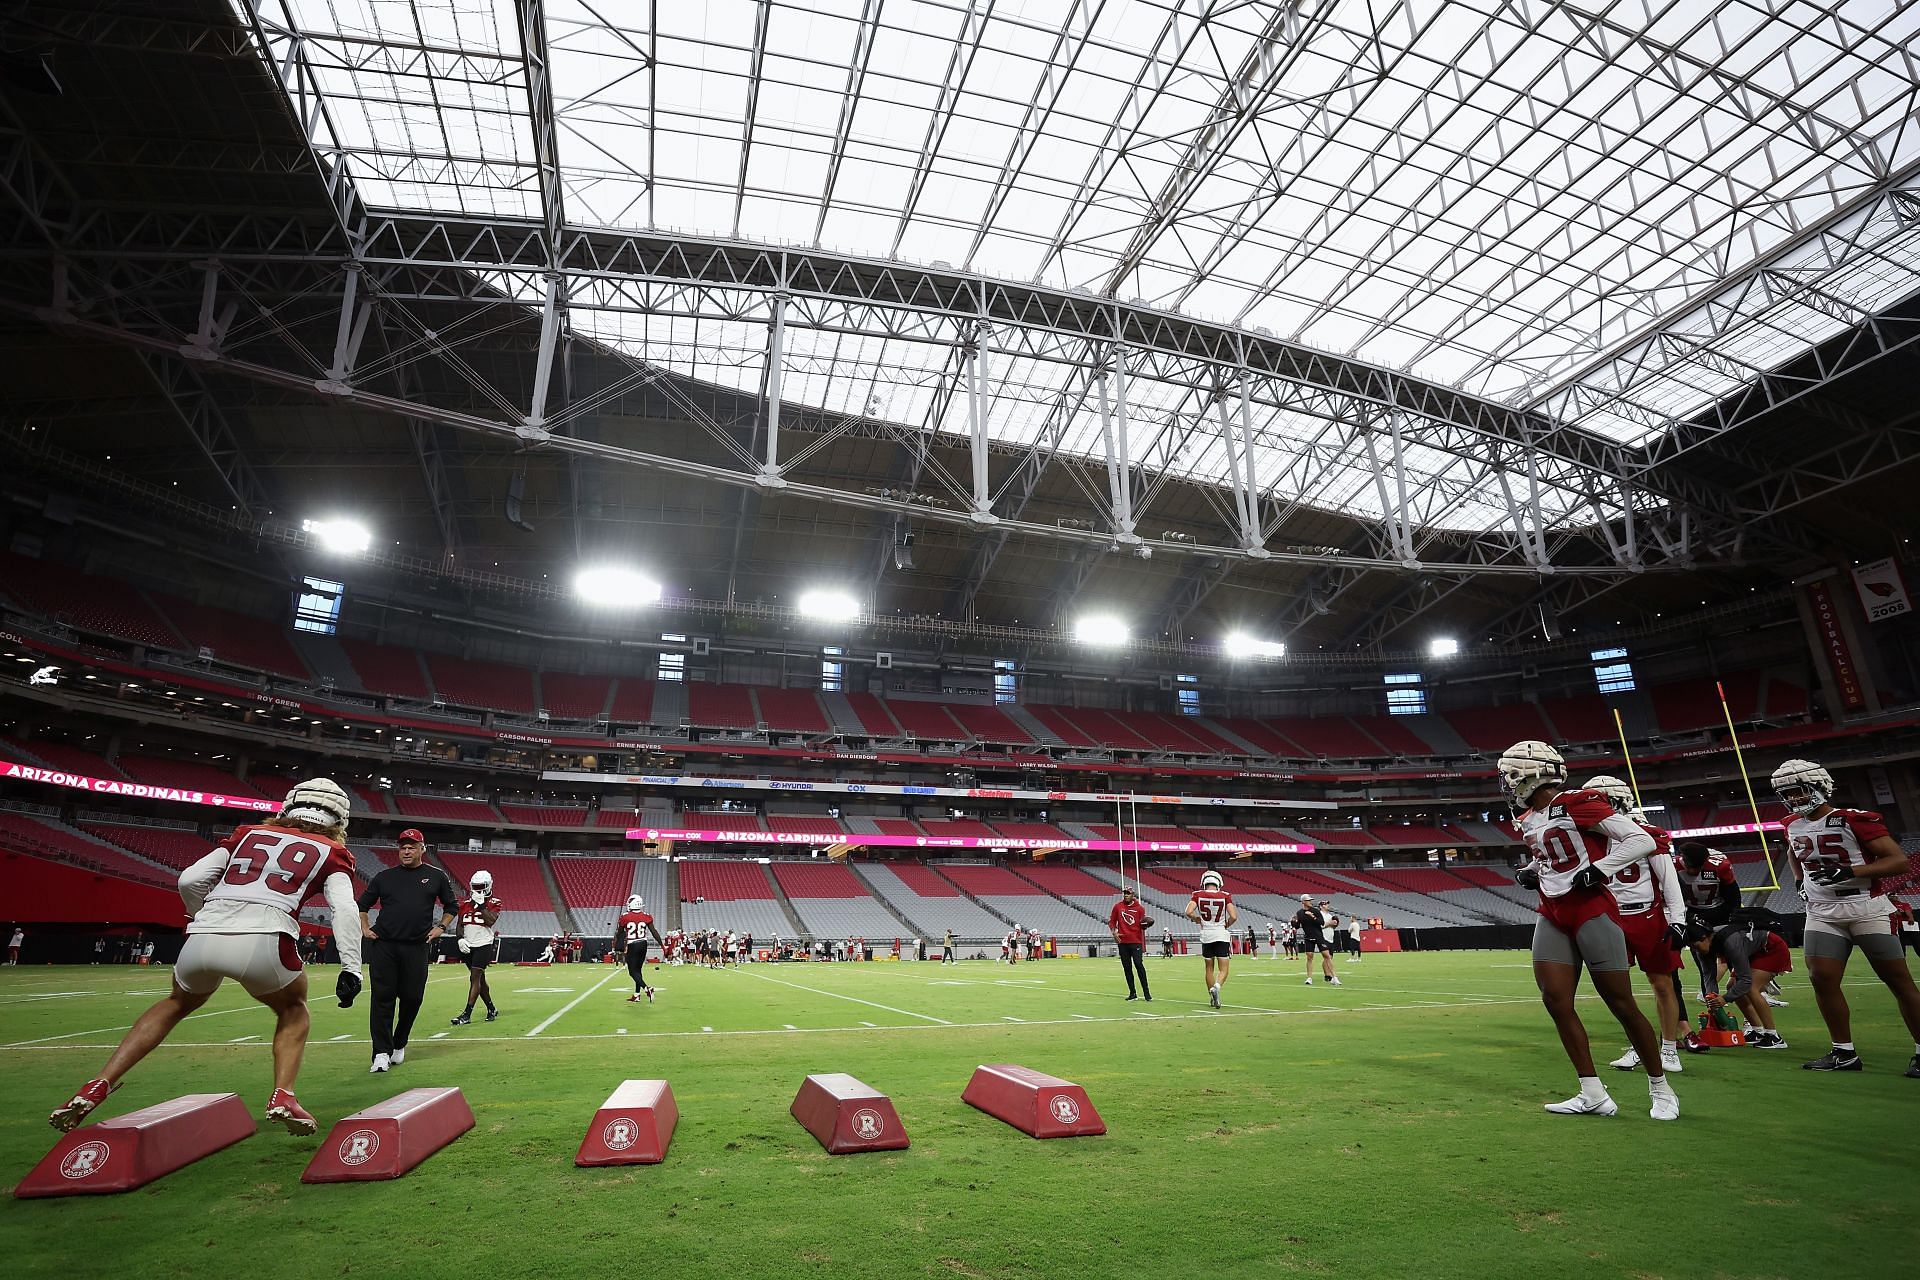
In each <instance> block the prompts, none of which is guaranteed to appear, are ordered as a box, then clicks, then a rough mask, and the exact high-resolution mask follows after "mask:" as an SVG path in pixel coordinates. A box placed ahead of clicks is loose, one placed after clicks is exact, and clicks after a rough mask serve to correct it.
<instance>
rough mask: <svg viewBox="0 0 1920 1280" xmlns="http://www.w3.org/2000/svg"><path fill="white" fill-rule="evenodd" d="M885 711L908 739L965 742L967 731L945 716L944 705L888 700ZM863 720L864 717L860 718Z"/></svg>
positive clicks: (897, 699)
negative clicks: (904, 732) (891, 714)
mask: <svg viewBox="0 0 1920 1280" xmlns="http://www.w3.org/2000/svg"><path fill="white" fill-rule="evenodd" d="M887 709H888V710H889V711H891V712H892V713H893V718H894V719H895V720H897V721H899V722H900V727H901V728H902V729H904V730H906V732H907V736H908V737H912V738H919V739H920V740H922V741H927V740H930V739H932V740H938V741H941V742H965V741H966V740H967V738H968V734H967V731H966V730H965V729H963V728H961V727H960V722H959V721H958V720H955V719H954V718H953V717H952V716H950V715H948V714H947V709H946V707H945V706H944V705H942V704H941V703H938V702H916V701H914V700H913V699H911V698H890V699H888V700H887ZM862 719H863V720H864V717H862Z"/></svg>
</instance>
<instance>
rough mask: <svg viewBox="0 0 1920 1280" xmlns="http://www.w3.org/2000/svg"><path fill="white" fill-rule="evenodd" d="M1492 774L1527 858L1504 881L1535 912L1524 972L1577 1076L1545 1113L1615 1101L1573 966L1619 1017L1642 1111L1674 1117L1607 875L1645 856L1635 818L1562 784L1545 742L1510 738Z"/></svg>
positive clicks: (1648, 846)
mask: <svg viewBox="0 0 1920 1280" xmlns="http://www.w3.org/2000/svg"><path fill="white" fill-rule="evenodd" d="M1499 771H1500V781H1501V784H1502V786H1504V787H1505V788H1506V791H1507V794H1508V795H1509V796H1510V797H1512V800H1513V803H1514V807H1515V809H1516V810H1517V811H1518V813H1519V827H1520V834H1521V837H1522V838H1523V839H1525V840H1526V842H1527V847H1528V848H1529V849H1530V850H1532V852H1533V857H1532V859H1531V861H1529V862H1528V863H1526V864H1525V865H1523V866H1522V867H1520V868H1519V870H1518V871H1517V872H1516V873H1515V876H1514V879H1515V881H1516V882H1517V883H1519V884H1520V885H1522V886H1523V887H1526V888H1530V889H1536V890H1538V891H1539V894H1540V905H1539V906H1538V907H1536V908H1535V910H1537V911H1538V912H1539V913H1540V918H1539V920H1537V921H1536V922H1535V923H1534V926H1533V979H1534V982H1535V984H1536V985H1537V986H1538V987H1539V988H1540V999H1541V1002H1542V1003H1544V1004H1545V1005H1546V1007H1547V1013H1548V1014H1549V1015H1550V1016H1551V1017H1552V1018H1553V1024H1554V1028H1555V1030H1557V1031H1558V1032H1559V1033H1560V1044H1561V1047H1562V1048H1564V1049H1565V1050H1566V1052H1567V1057H1568V1059H1569V1060H1571V1061H1572V1063H1573V1067H1574V1071H1575V1072H1576V1073H1577V1074H1578V1075H1579V1077H1580V1092H1579V1093H1577V1094H1575V1095H1574V1096H1573V1097H1571V1098H1568V1099H1567V1100H1566V1101H1564V1102H1550V1103H1547V1104H1546V1109H1547V1110H1548V1111H1550V1112H1552V1113H1553V1114H1555V1115H1563V1116H1577V1115H1598V1116H1610V1115H1613V1114H1615V1113H1616V1112H1618V1111H1619V1109H1620V1108H1619V1106H1618V1105H1617V1104H1615V1102H1614V1100H1613V1099H1612V1098H1611V1097H1610V1096H1608V1094H1607V1088H1606V1086H1605V1085H1603V1084H1601V1083H1600V1077H1599V1075H1597V1074H1596V1073H1595V1071H1594V1067H1593V1047H1592V1045H1591V1044H1589V1043H1588V1040H1587V1029H1586V1027H1585V1026H1584V1025H1583V1024H1582V1023H1581V1021H1580V1014H1579V1011H1578V1010H1577V1009H1575V1008H1574V992H1575V991H1576V990H1577V989H1578V988H1579V985H1580V967H1581V965H1582V964H1584V965H1585V966H1586V968H1587V971H1588V972H1589V973H1590V974H1592V975H1593V989H1594V991H1595V992H1597V993H1598V994H1599V996H1600V999H1601V1000H1602V1001H1604V1002H1605V1003H1606V1006H1607V1011H1608V1012H1610V1013H1611V1014H1613V1016H1614V1017H1615V1018H1616V1019H1618V1020H1619V1022H1620V1026H1621V1028H1622V1029H1623V1030H1625V1031H1626V1033H1627V1039H1628V1041H1629V1042H1631V1043H1632V1045H1633V1048H1634V1052H1636V1053H1638V1054H1639V1055H1640V1061H1641V1062H1642V1063H1643V1064H1645V1066H1646V1070H1647V1090H1648V1094H1649V1097H1650V1099H1651V1103H1652V1106H1651V1109H1650V1114H1651V1115H1652V1116H1653V1118H1654V1119H1655V1120H1677V1119H1678V1118H1679V1116H1680V1099H1679V1097H1678V1096H1677V1095H1676V1094H1675V1093H1674V1091H1673V1086H1672V1085H1670V1084H1669V1083H1668V1082H1667V1074H1666V1068H1665V1067H1664V1066H1662V1065H1659V1064H1660V1061H1661V1059H1660V1041H1659V1038H1658V1037H1657V1036H1655V1035H1654V1031H1653V1027H1652V1026H1651V1025H1650V1024H1649V1023H1648V1022H1647V1019H1646V1015H1645V1014H1643V1013H1641V1012H1640V1006H1638V1005H1637V1004H1635V1003H1634V1001H1633V978H1632V975H1631V974H1630V973H1629V972H1628V970H1627V964H1628V960H1627V939H1626V934H1625V933H1624V932H1622V930H1621V928H1620V923H1619V921H1618V920H1617V919H1616V918H1615V916H1614V912H1615V910H1616V908H1615V906H1614V900H1613V895H1612V894H1611V893H1609V892H1608V891H1607V881H1608V879H1609V878H1610V877H1611V876H1613V875H1615V874H1616V873H1618V872H1620V871H1622V870H1624V869H1625V868H1626V867H1628V866H1631V865H1633V864H1634V863H1638V862H1641V861H1643V860H1645V859H1646V858H1647V857H1648V856H1649V855H1650V854H1652V853H1654V852H1655V851H1656V850H1657V849H1658V848H1659V844H1658V842H1657V841H1655V840H1654V838H1653V837H1652V836H1650V835H1648V834H1647V833H1646V832H1645V831H1643V830H1641V828H1640V826H1639V824H1638V823H1636V822H1634V821H1633V819H1631V818H1629V817H1627V816H1626V815H1625V814H1621V813H1617V812H1615V811H1614V807H1613V804H1612V802H1610V801H1609V800H1608V799H1607V798H1606V797H1605V796H1603V795H1600V794H1599V793H1597V792H1593V791H1567V790H1565V789H1564V788H1565V786H1566V781H1567V765H1566V761H1565V760H1564V759H1562V758H1561V755H1560V753H1559V752H1558V751H1556V750H1554V749H1553V747H1551V746H1549V745H1548V744H1547V743H1544V742H1538V741H1534V740H1531V739H1529V740H1526V741H1523V742H1516V743H1514V744H1513V745H1512V746H1511V747H1508V748H1507V749H1506V751H1505V752H1503V753H1502V754H1501V756H1500V764H1499Z"/></svg>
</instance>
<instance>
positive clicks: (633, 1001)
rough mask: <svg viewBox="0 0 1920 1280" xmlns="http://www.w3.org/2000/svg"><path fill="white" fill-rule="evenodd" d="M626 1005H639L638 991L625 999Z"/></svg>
mask: <svg viewBox="0 0 1920 1280" xmlns="http://www.w3.org/2000/svg"><path fill="white" fill-rule="evenodd" d="M627 1003H628V1004H639V1003H640V993H639V992H638V991H636V992H634V993H633V994H632V995H630V996H628V997H627Z"/></svg>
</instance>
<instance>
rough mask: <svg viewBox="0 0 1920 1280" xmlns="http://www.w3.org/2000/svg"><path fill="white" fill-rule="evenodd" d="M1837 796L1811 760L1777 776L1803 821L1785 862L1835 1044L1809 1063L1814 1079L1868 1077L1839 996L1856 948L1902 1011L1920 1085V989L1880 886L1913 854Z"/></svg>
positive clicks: (1794, 828) (1791, 764)
mask: <svg viewBox="0 0 1920 1280" xmlns="http://www.w3.org/2000/svg"><path fill="white" fill-rule="evenodd" d="M1833 792H1834V785H1833V775H1832V774H1830V773H1828V772H1827V771H1826V770H1825V769H1823V768H1821V767H1820V766H1819V765H1817V764H1815V763H1814V762H1813V761H1811V760H1789V761H1787V762H1786V763H1785V764H1783V765H1781V766H1780V767H1779V768H1778V769H1775V770H1774V771H1773V793H1774V794H1775V795H1776V796H1778V797H1779V798H1780V803H1782V804H1784V805H1786V806H1787V808H1788V809H1789V810H1790V811H1792V813H1793V814H1794V815H1795V817H1794V819H1793V821H1792V822H1790V823H1788V824H1787V856H1788V857H1789V858H1791V859H1792V860H1793V868H1794V875H1795V876H1797V877H1798V878H1799V880H1800V896H1801V897H1802V898H1804V899H1806V903H1807V928H1806V935H1805V937H1804V938H1803V940H1802V947H1803V949H1804V951H1805V953H1806V957H1807V973H1808V977H1809V978H1811V979H1812V981H1813V996H1814V999H1815V1000H1816V1001H1817V1002H1818V1003H1819V1005H1820V1016H1821V1017H1822V1018H1823V1019H1825V1020H1826V1024H1827V1031H1828V1032H1829V1033H1830V1034H1831V1035H1832V1036H1833V1052H1831V1053H1829V1054H1827V1055H1826V1056H1825V1057H1821V1058H1816V1059H1814V1060H1813V1061H1812V1062H1809V1063H1806V1064H1804V1065H1805V1066H1806V1068H1807V1070H1809V1071H1858V1070H1860V1069H1861V1066H1862V1064H1861V1061H1860V1055H1859V1054H1858V1053H1856V1052H1855V1051H1854V1047H1853V1011H1852V1010H1851V1009H1850V1008H1849V1007H1848V1006H1847V997H1846V993H1845V992H1843V991H1842V990H1841V989H1840V981H1841V979H1842V978H1843V977H1844V976H1845V975H1846V972H1847V958H1848V957H1849V956H1850V955H1851V954H1852V953H1853V950H1854V948H1855V947H1858V948H1859V949H1860V951H1861V952H1862V954H1864V955H1865V956H1866V957H1867V964H1868V965H1870V966H1871V967H1872V969H1873V972H1874V973H1875V974H1876V975H1877V976H1878V977H1879V979H1880V981H1882V982H1884V983H1886V985H1887V990H1889V991H1891V992H1893V998H1894V1001H1895V1003H1897V1004H1898V1005H1899V1006H1900V1017H1901V1019H1902V1020H1903V1021H1904V1022H1905V1023H1906V1024H1907V1031H1908V1032H1909V1033H1910V1034H1911V1035H1912V1036H1913V1058H1912V1060H1911V1061H1909V1062H1908V1063H1907V1072H1906V1074H1907V1076H1908V1077H1909V1078H1910V1079H1914V1080H1920V989H1916V988H1915V986H1914V983H1913V974H1912V972H1911V971H1909V970H1908V968H1907V962H1906V957H1905V956H1903V955H1901V954H1900V941H1899V939H1898V938H1896V937H1895V936H1894V933H1893V921H1892V916H1891V915H1890V913H1889V912H1888V910H1887V902H1886V890H1885V889H1884V888H1882V887H1881V886H1879V885H1877V884H1875V883H1874V882H1875V880H1876V879H1877V878H1879V877H1882V876H1897V875H1902V874H1904V873H1905V872H1906V870H1907V853H1906V850H1904V849H1902V848H1901V847H1900V845H1899V844H1898V843H1897V842H1896V841H1895V840H1894V838H1893V837H1892V836H1891V835H1889V834H1888V832H1887V824H1886V823H1885V822H1883V821H1882V820H1881V818H1880V815H1879V814H1877V813H1868V812H1866V811H1865V810H1862V809H1839V808H1835V807H1834V806H1833V805H1832V804H1831V803H1829V801H1830V799H1831V797H1832V795H1833Z"/></svg>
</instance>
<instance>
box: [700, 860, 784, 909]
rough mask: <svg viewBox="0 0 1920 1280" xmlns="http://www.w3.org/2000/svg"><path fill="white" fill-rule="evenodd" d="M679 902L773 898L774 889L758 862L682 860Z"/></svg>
mask: <svg viewBox="0 0 1920 1280" xmlns="http://www.w3.org/2000/svg"><path fill="white" fill-rule="evenodd" d="M679 869H680V899H681V901H683V902H692V901H693V900H694V899H696V898H705V899H707V900H708V901H709V902H734V901H739V900H750V899H755V898H771V897H773V886H772V885H770V884H768V883H767V875H766V872H765V871H764V870H762V869H761V866H760V864H759V863H757V862H703V861H700V860H698V859H691V858H689V859H684V860H682V861H681V862H680V864H679Z"/></svg>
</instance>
